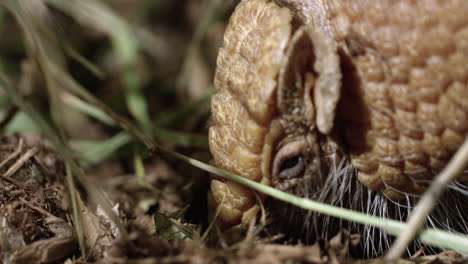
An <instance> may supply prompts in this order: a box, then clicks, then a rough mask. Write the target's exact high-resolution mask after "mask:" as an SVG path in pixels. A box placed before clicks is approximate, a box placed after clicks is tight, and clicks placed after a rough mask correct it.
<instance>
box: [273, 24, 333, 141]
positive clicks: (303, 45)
mask: <svg viewBox="0 0 468 264" xmlns="http://www.w3.org/2000/svg"><path fill="white" fill-rule="evenodd" d="M289 44H290V45H289V47H288V50H287V52H286V56H285V59H284V61H283V64H282V69H281V70H280V75H279V84H278V92H277V94H278V97H277V98H278V101H277V103H278V109H279V111H280V114H281V115H282V116H283V118H285V119H286V120H290V121H292V122H294V123H297V122H301V123H302V124H300V125H305V126H308V127H315V125H316V126H317V128H318V130H319V131H320V132H321V133H323V134H328V133H330V131H331V130H332V128H333V123H334V119H335V110H336V106H337V104H338V100H339V98H340V88H341V70H340V62H339V56H338V53H337V51H336V45H335V44H334V42H333V41H332V40H331V38H330V37H329V36H327V35H325V33H323V32H322V31H320V30H318V29H316V28H313V27H310V26H303V27H301V28H299V29H298V30H297V31H296V32H295V33H294V35H293V37H292V39H291V41H290V43H289ZM297 115H301V118H300V119H298V116H297ZM299 120H301V121H299ZM296 125H299V124H296Z"/></svg>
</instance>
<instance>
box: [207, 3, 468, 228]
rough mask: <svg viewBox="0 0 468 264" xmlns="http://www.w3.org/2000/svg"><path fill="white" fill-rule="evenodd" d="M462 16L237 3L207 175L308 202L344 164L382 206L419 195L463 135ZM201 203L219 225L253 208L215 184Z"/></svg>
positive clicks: (467, 70)
mask: <svg viewBox="0 0 468 264" xmlns="http://www.w3.org/2000/svg"><path fill="white" fill-rule="evenodd" d="M467 14H468V1H466V0H421V1H410V0H386V1H385V0H381V1H380V0H378V1H377V0H376V1H364V0H356V1H345V0H329V1H326V0H314V1H312V0H303V1H301V0H276V1H267V0H244V1H241V3H240V4H239V6H238V7H237V9H236V11H235V12H234V14H233V16H232V17H231V20H230V23H229V26H228V27H227V29H226V33H225V37H224V45H223V47H222V48H221V50H220V52H219V57H218V61H217V71H216V77H215V86H216V88H217V93H216V95H215V96H214V97H213V99H212V106H211V107H212V119H213V124H212V126H211V127H210V132H209V141H210V150H211V152H212V154H213V157H214V164H215V165H216V166H219V167H221V168H224V169H226V170H229V171H231V172H233V173H236V174H238V175H240V176H242V177H246V178H249V179H251V180H254V181H257V182H261V183H263V184H267V185H271V186H273V187H275V188H278V189H281V190H285V191H288V192H293V193H306V192H307V191H304V186H307V188H308V189H314V190H316V189H318V190H320V186H321V185H323V184H324V183H325V182H326V178H327V177H332V176H331V175H333V173H336V170H334V169H333V168H335V169H336V167H337V163H339V161H340V159H341V158H347V159H349V160H350V161H351V164H352V167H353V169H355V170H357V173H356V174H355V175H357V177H358V179H359V182H360V183H361V184H362V185H364V186H366V187H367V188H368V189H370V190H372V191H374V192H376V193H380V194H382V195H383V196H385V197H387V198H388V199H392V200H395V201H398V200H401V199H402V198H405V197H407V196H406V195H408V194H410V195H419V194H421V193H422V192H424V190H425V189H426V187H427V185H428V184H429V183H430V181H431V179H433V177H434V176H435V175H437V173H438V172H440V171H441V170H442V169H443V168H444V166H445V165H446V164H447V162H448V161H449V160H450V158H451V157H452V155H453V154H454V153H455V152H456V150H457V149H458V148H459V146H460V145H461V144H462V143H463V142H464V140H465V138H466V137H467V134H468V63H467V62H468V15H467ZM465 174H466V173H465ZM466 179H467V176H466V175H461V176H460V177H459V178H458V180H459V181H460V182H465V183H466ZM309 196H310V195H309ZM464 199H466V196H465V197H464ZM209 200H210V203H211V206H213V207H215V206H220V214H219V220H220V222H221V223H222V224H224V225H225V226H233V225H238V224H243V223H246V222H247V221H248V220H250V219H252V218H253V217H254V216H255V215H256V213H257V211H258V207H259V206H258V205H257V198H256V197H255V195H254V193H253V192H252V191H250V190H248V189H246V188H244V187H242V186H239V185H237V184H234V183H231V182H227V181H224V180H221V179H214V180H212V183H211V193H210V195H209ZM465 220H466V219H465ZM465 231H466V230H465Z"/></svg>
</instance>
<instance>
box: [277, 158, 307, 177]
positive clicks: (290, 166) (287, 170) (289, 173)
mask: <svg viewBox="0 0 468 264" xmlns="http://www.w3.org/2000/svg"><path fill="white" fill-rule="evenodd" d="M303 171H304V161H303V160H302V155H296V156H292V157H288V158H286V160H284V161H283V162H282V163H281V165H280V169H279V173H278V177H279V178H286V179H289V178H295V177H298V176H299V175H300V174H301V173H302V172H303Z"/></svg>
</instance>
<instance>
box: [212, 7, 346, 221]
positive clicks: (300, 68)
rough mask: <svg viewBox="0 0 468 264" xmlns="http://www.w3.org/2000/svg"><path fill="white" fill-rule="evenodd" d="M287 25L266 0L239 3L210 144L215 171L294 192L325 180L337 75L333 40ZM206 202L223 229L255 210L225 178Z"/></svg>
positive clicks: (286, 17)
mask: <svg viewBox="0 0 468 264" xmlns="http://www.w3.org/2000/svg"><path fill="white" fill-rule="evenodd" d="M292 20H293V19H292V15H291V12H290V11H289V10H288V9H286V8H281V7H279V6H278V5H277V4H275V3H273V2H270V1H267V0H256V1H243V2H241V3H240V4H239V6H238V7H237V9H236V11H235V13H234V14H233V16H232V17H231V21H230V24H229V26H228V28H227V29H226V33H225V37H224V46H223V47H222V48H221V50H220V52H219V56H218V61H217V71H216V77H215V86H216V88H217V93H216V95H214V97H213V99H212V103H211V108H212V121H213V123H212V126H211V127H210V131H209V142H210V150H211V153H212V154H213V157H214V164H215V165H216V166H219V167H221V168H224V169H226V170H228V171H231V172H233V173H236V174H238V175H240V176H242V177H245V178H248V179H251V180H254V181H257V182H261V183H263V184H267V185H271V186H273V187H275V188H278V189H281V190H284V191H289V192H296V193H297V192H298V190H300V189H306V188H308V187H309V186H310V185H320V184H321V183H322V182H323V175H324V174H325V173H323V171H324V170H325V169H326V168H325V167H326V164H325V163H326V162H325V160H326V159H325V158H324V157H325V156H329V154H331V153H332V152H333V151H334V150H333V147H330V146H334V145H333V144H331V142H332V141H330V140H323V139H324V138H327V139H328V137H324V135H327V134H329V133H330V131H331V129H332V126H333V121H334V112H335V108H336V104H337V102H338V99H339V90H340V82H341V72H340V70H339V59H338V56H337V53H336V47H335V45H334V43H333V42H332V41H331V38H329V37H328V36H326V35H325V34H324V33H323V32H320V31H319V30H316V29H314V28H311V27H305V26H302V27H296V26H293V24H294V23H293V21H292ZM210 201H211V203H212V204H214V205H219V206H220V209H221V210H220V214H219V218H220V219H221V221H222V222H224V223H226V224H228V225H232V224H238V223H240V222H242V221H243V220H244V221H245V220H246V219H248V218H249V217H250V216H252V215H254V214H255V211H256V206H255V204H256V197H255V196H254V194H253V193H252V192H251V191H249V190H247V189H245V188H244V187H241V186H239V185H237V184H234V183H231V182H227V181H223V180H216V179H215V180H213V181H212V184H211V194H210ZM243 218H244V219H243Z"/></svg>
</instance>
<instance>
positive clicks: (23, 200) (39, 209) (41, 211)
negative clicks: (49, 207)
mask: <svg viewBox="0 0 468 264" xmlns="http://www.w3.org/2000/svg"><path fill="white" fill-rule="evenodd" d="M19 199H20V200H21V201H22V202H23V203H24V204H25V205H27V206H29V207H30V208H31V209H34V210H36V211H38V212H39V213H41V214H43V215H46V216H49V217H55V218H58V217H56V216H55V215H53V214H51V213H49V212H47V211H46V210H44V209H42V208H41V207H39V206H35V205H34V204H32V203H31V202H29V201H27V200H25V199H24V198H23V197H20V198H19Z"/></svg>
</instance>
